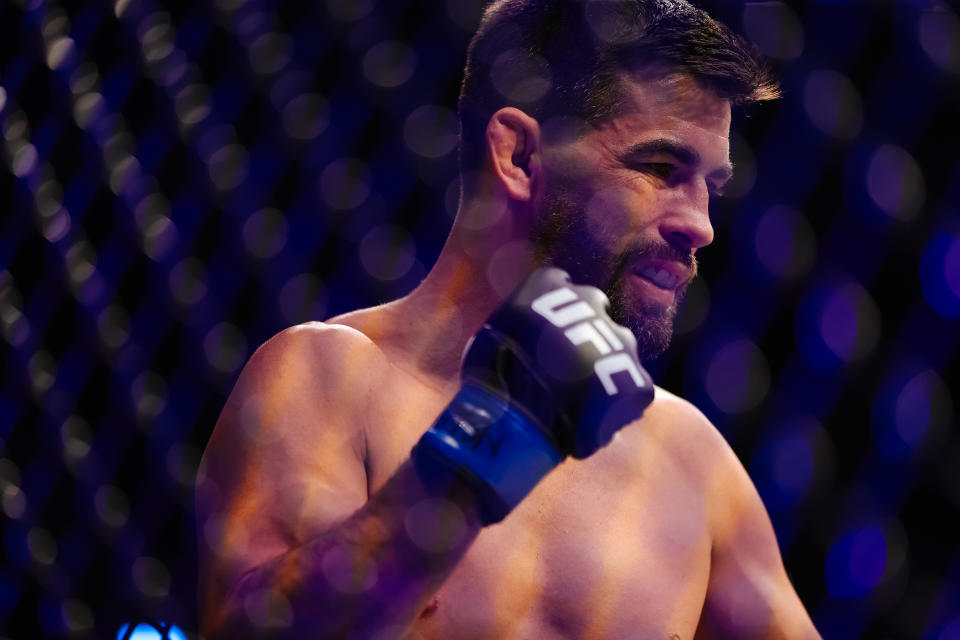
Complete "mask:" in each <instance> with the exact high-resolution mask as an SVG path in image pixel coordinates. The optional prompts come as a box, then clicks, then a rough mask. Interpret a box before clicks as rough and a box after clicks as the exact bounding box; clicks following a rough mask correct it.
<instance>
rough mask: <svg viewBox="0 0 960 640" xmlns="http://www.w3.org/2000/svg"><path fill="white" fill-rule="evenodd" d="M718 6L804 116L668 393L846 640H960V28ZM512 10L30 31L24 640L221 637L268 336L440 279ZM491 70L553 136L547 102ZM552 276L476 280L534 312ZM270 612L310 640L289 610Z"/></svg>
mask: <svg viewBox="0 0 960 640" xmlns="http://www.w3.org/2000/svg"><path fill="white" fill-rule="evenodd" d="M700 4H701V5H702V6H703V7H704V8H707V9H708V10H710V11H711V12H713V13H714V14H715V15H717V16H718V17H720V18H721V19H723V20H724V21H726V22H728V23H729V24H731V25H733V26H734V27H735V28H736V29H738V30H740V31H741V32H743V33H744V34H745V35H747V36H748V37H749V38H751V39H752V40H753V41H754V42H755V43H756V45H757V46H758V47H759V48H760V49H761V50H762V51H763V52H764V53H765V54H766V55H768V56H769V57H770V59H771V63H772V65H773V66H774V68H775V70H776V72H777V73H778V75H779V76H780V77H781V78H782V81H783V89H784V97H783V99H781V100H780V101H778V102H776V103H772V104H766V105H762V106H756V107H748V108H746V109H743V110H738V111H737V112H736V115H735V117H734V127H733V128H734V133H733V135H732V140H731V159H732V161H733V163H734V164H735V166H736V173H735V177H734V179H733V181H732V182H731V183H730V184H729V185H728V188H727V192H726V195H725V196H723V197H720V198H716V199H714V201H713V202H712V208H713V212H712V221H713V225H714V227H715V229H716V241H715V242H714V244H713V245H712V246H710V247H707V248H705V249H703V250H702V251H701V252H700V255H699V259H700V274H701V276H700V278H699V279H698V280H697V281H695V282H694V283H693V284H691V286H690V288H689V290H688V292H687V296H686V300H685V301H684V303H683V306H682V308H681V311H680V315H679V317H678V330H677V335H676V338H675V342H674V346H673V347H672V348H671V349H670V350H669V351H668V352H667V353H666V354H665V355H664V356H662V357H661V358H659V359H657V360H655V361H653V362H650V363H647V365H648V367H649V369H650V370H651V372H652V373H653V374H654V375H655V378H656V380H657V382H658V383H659V384H661V385H662V386H664V387H665V388H667V389H668V390H671V391H673V392H675V393H678V394H680V395H682V396H684V397H686V398H689V399H691V400H692V401H694V402H695V403H696V405H697V406H698V407H699V408H700V409H701V410H702V411H703V412H704V413H705V414H706V415H707V417H708V418H710V419H711V420H712V421H713V422H714V423H715V424H716V425H717V427H718V428H719V429H720V431H721V432H722V433H723V434H724V435H725V436H726V437H727V439H728V440H729V442H730V444H731V446H732V447H733V449H734V451H735V452H736V453H737V455H738V456H739V457H740V459H741V460H743V461H744V463H745V466H746V467H747V469H748V470H749V472H750V474H751V476H752V478H753V479H754V481H755V483H756V485H757V489H758V491H759V492H760V495H761V497H762V498H763V500H764V501H765V503H766V505H767V508H768V510H769V512H770V515H771V519H772V521H773V525H774V528H775V530H776V532H777V535H778V540H779V542H780V546H781V550H782V552H783V555H784V560H785V564H786V567H787V569H788V572H789V573H790V576H791V578H792V580H793V581H794V583H795V584H796V587H797V590H798V593H799V595H800V597H801V599H802V600H803V602H804V603H805V604H806V605H807V607H808V609H809V610H810V611H811V614H812V615H813V617H814V620H815V622H816V623H817V625H818V628H819V629H820V631H821V632H822V634H823V636H824V638H826V639H827V640H833V639H841V638H843V639H848V638H857V637H863V638H884V639H886V638H924V639H930V640H952V639H960V618H958V617H957V612H958V611H960V552H958V549H957V544H956V541H957V540H958V539H960V525H958V524H957V522H960V518H957V517H956V515H957V511H958V509H960V474H958V472H957V470H958V469H960V433H958V429H957V402H958V395H957V390H958V389H960V366H958V358H957V352H958V348H960V323H958V319H960V188H958V185H960V156H958V154H957V152H956V151H955V149H954V148H953V147H954V146H955V141H956V140H957V139H960V138H958V136H957V124H956V120H957V118H956V114H957V113H960V17H958V13H957V9H956V7H955V6H952V5H951V3H947V2H942V1H939V0H883V1H882V2H875V3H873V2H871V3H869V4H868V3H862V2H839V1H835V0H810V1H804V2H800V1H797V2H794V1H783V2H743V1H741V0H737V1H734V2H728V1H721V0H704V2H702V3H700ZM483 5H484V2H483V1H482V0H429V1H428V0H396V1H393V2H386V1H382V0H381V1H377V0H324V1H323V2H317V3H301V4H295V3H279V4H278V3H263V2H259V1H257V0H246V1H243V0H215V1H214V2H212V3H186V2H165V3H162V4H159V3H156V2H151V1H146V0H116V1H115V2H112V3H86V4H76V3H74V4H70V3H61V2H54V1H51V0H36V1H33V0H10V1H8V2H4V3H2V4H0V30H2V37H0V133H2V136H3V140H2V141H0V193H2V194H3V209H2V211H3V213H2V215H0V363H2V372H3V382H2V385H0V510H2V513H3V518H2V521H0V529H2V541H0V542H2V553H3V556H4V558H5V562H4V563H3V565H2V567H0V635H3V636H4V637H11V638H33V637H71V638H110V637H117V638H138V639H140V640H145V639H147V638H162V637H164V636H163V634H164V633H166V637H168V638H171V639H173V640H180V639H181V638H186V637H195V633H196V630H197V621H196V608H195V604H194V603H195V601H196V584H195V581H196V545H197V544H203V545H211V546H213V547H216V545H218V544H219V540H220V539H221V538H222V536H223V535H225V532H226V531H227V529H228V523H225V522H223V521H222V518H216V517H215V518H212V519H211V520H210V521H209V522H208V523H207V525H206V526H205V528H204V530H203V531H201V532H200V536H199V540H198V539H197V535H196V531H195V523H194V520H193V508H194V500H195V498H194V495H193V485H194V482H195V480H196V477H197V474H198V465H199V461H200V454H201V452H202V451H203V447H204V446H205V443H206V441H207V439H208V437H209V435H210V432H211V430H212V428H213V425H214V423H215V421H216V418H217V415H218V413H219V411H220V408H221V407H222V405H223V402H224V400H225V399H226V396H227V394H228V393H229V391H230V389H231V388H232V385H233V383H234V382H235V380H236V377H237V375H238V374H239V371H240V369H241V368H242V366H243V363H244V362H245V361H246V359H247V358H248V357H249V356H250V355H251V353H252V352H253V351H254V350H255V349H256V348H257V347H258V346H259V345H260V344H262V343H263V342H264V341H265V340H266V339H267V338H269V337H270V336H271V335H273V334H275V333H276V332H278V331H280V330H282V329H283V328H285V327H287V326H289V325H291V324H295V323H300V322H308V321H315V320H323V319H324V318H328V317H330V316H332V315H335V314H339V313H342V312H345V311H348V310H352V309H355V308H358V307H362V306H369V305H373V304H379V303H382V302H385V301H388V300H391V299H393V298H396V297H397V296H400V295H403V294H405V293H407V292H408V291H410V290H411V289H412V288H413V287H414V286H416V284H417V283H418V282H419V281H420V280H421V279H422V278H423V276H424V274H425V273H426V271H427V270H428V269H429V267H430V265H431V264H432V263H433V261H434V260H435V259H436V256H437V255H438V253H439V251H440V248H441V246H442V243H443V241H444V238H445V236H446V233H447V231H448V230H449V228H450V224H451V222H452V220H453V217H454V215H455V213H456V208H457V204H458V201H459V197H460V181H459V179H458V177H457V158H456V141H457V130H458V126H457V120H456V98H457V93H458V89H459V82H460V79H461V73H462V67H463V62H464V59H465V52H466V44H467V42H468V39H469V37H470V35H471V34H472V33H473V31H474V29H475V27H476V24H477V21H478V19H479V16H480V11H481V9H482V6H483ZM608 18H609V16H608V15H606V14H604V13H603V12H593V13H591V18H590V20H591V21H590V24H591V26H592V27H593V28H594V31H595V32H596V33H597V34H598V36H599V37H612V34H615V31H613V30H611V28H610V27H611V24H610V23H609V21H608ZM493 74H494V75H493V81H494V85H495V87H496V89H497V90H498V91H499V92H500V93H501V94H503V95H504V96H508V97H510V98H511V99H513V100H516V101H517V102H518V103H519V104H521V105H523V104H528V103H530V102H532V101H535V100H537V99H539V98H540V97H542V96H543V95H544V92H545V91H546V88H547V87H548V86H549V83H550V81H551V77H552V74H553V70H551V69H550V67H549V65H548V64H546V62H545V61H539V62H537V63H535V64H532V65H525V64H517V63H516V55H515V52H510V51H507V52H505V53H503V54H502V55H501V56H500V57H499V58H498V59H496V60H495V61H493ZM542 124H543V130H544V132H545V135H549V136H555V139H563V138H564V136H569V132H570V131H572V130H575V129H576V126H577V125H579V124H580V123H577V122H569V121H561V120H557V121H555V122H547V123H542ZM552 139H553V138H552ZM594 204H595V205H597V204H602V203H600V202H599V201H598V203H594ZM591 211H592V213H593V214H602V207H600V206H594V207H593V208H592V209H591ZM489 213H490V216H489V219H488V220H487V221H486V222H489V221H490V220H494V219H496V217H497V216H499V215H502V212H499V211H491V212H489ZM483 222H484V221H480V222H479V223H481V224H482V223H483ZM523 250H524V249H523V248H522V247H521V246H518V245H506V246H504V247H502V248H501V249H500V250H499V252H498V253H497V254H496V255H495V256H494V259H493V261H492V262H491V264H490V265H489V268H488V269H487V272H486V273H484V274H480V275H482V276H483V277H485V278H487V280H488V281H489V282H490V284H491V286H493V287H494V289H495V290H502V289H504V288H505V285H504V284H503V283H504V282H506V281H507V280H508V278H507V277H505V276H507V275H509V274H507V273H506V268H507V267H505V265H509V264H511V260H512V259H513V258H516V257H518V256H517V253H518V252H519V251H523ZM501 293H504V294H506V293H508V292H507V291H501ZM459 321H460V320H459V319H458V318H456V317H455V316H454V317H452V319H451V322H459ZM261 437H262V434H261ZM201 478H202V476H201ZM215 494H216V491H215V488H212V487H210V486H206V485H204V487H203V489H202V490H201V492H200V495H199V497H197V498H196V499H198V500H200V499H206V500H211V501H214V502H215V501H216V500H219V499H220V498H219V497H218V496H217V495H215ZM442 507H443V505H435V504H430V505H423V509H424V510H433V511H437V512H439V511H442V510H443V509H442ZM230 534H231V535H243V530H242V527H235V526H234V527H232V528H231V529H230ZM411 535H414V536H415V537H418V539H420V540H421V542H423V544H425V545H429V544H433V543H434V542H435V541H434V540H432V539H430V537H429V536H427V535H425V534H424V532H423V531H422V530H421V529H420V528H417V527H413V528H412V531H411ZM324 570H326V571H328V572H329V573H330V574H331V575H339V573H338V572H339V568H338V559H337V558H336V557H330V558H325V559H324ZM245 607H246V610H247V613H248V615H249V616H250V617H251V620H252V621H255V622H256V624H258V625H260V626H263V627H265V628H269V627H278V626H279V627H282V626H283V625H285V624H289V620H290V614H291V611H290V606H289V603H288V602H286V601H285V600H283V599H282V597H279V595H278V594H275V593H272V592H262V593H257V594H253V595H252V596H251V598H250V599H249V601H248V602H245ZM157 621H164V622H157ZM173 624H176V625H177V626H176V627H174V626H171V625H173ZM385 633H387V632H385ZM178 634H179V635H178Z"/></svg>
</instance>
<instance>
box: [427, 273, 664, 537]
mask: <svg viewBox="0 0 960 640" xmlns="http://www.w3.org/2000/svg"><path fill="white" fill-rule="evenodd" d="M608 306H609V302H608V300H607V298H606V296H605V295H604V294H603V293H602V292H601V291H600V290H599V289H596V288H594V287H589V286H577V285H573V284H572V283H571V282H570V277H569V276H568V275H567V274H566V273H565V272H564V271H561V270H560V269H556V268H544V269H540V270H538V271H536V272H535V273H534V274H533V275H531V276H530V278H528V279H527V281H526V282H524V283H523V284H522V285H521V286H520V287H519V288H518V289H517V291H516V292H514V294H513V295H512V296H511V297H510V298H509V299H508V300H507V301H506V302H504V304H503V305H502V306H501V307H500V308H499V309H498V310H497V311H496V312H495V313H494V314H493V315H492V316H491V317H490V319H489V320H488V321H487V323H486V324H485V325H484V327H483V328H482V329H481V330H480V332H479V333H478V334H477V335H476V336H475V338H474V339H473V341H472V342H471V344H470V345H469V346H468V347H467V350H466V354H465V357H464V362H463V375H462V383H463V386H462V387H461V390H460V392H459V393H458V394H457V396H456V397H455V398H454V400H453V401H452V402H451V403H450V405H449V406H448V407H447V409H446V411H444V412H443V413H442V414H441V416H440V418H439V419H438V420H437V422H436V423H435V424H434V426H433V427H432V428H431V429H430V430H429V431H427V433H426V434H424V436H423V438H421V440H420V441H419V442H418V443H417V445H416V447H414V450H413V454H412V455H413V459H414V462H415V464H416V465H417V468H418V470H420V471H421V473H423V474H424V476H425V477H427V478H430V479H431V480H430V482H436V483H437V484H438V486H444V485H446V484H448V483H449V482H452V481H453V479H454V478H457V479H459V480H462V481H465V482H466V483H467V484H468V485H469V486H470V487H472V489H473V490H474V492H475V493H476V494H477V497H478V500H479V504H480V508H481V514H482V517H483V519H484V521H485V522H487V523H493V522H499V521H500V520H502V519H503V518H504V517H505V516H506V515H507V514H508V513H509V512H510V511H511V510H512V509H513V508H514V507H515V506H516V505H517V504H518V503H519V502H520V501H521V500H522V499H523V498H524V497H525V496H526V495H527V494H528V493H529V492H530V491H531V490H532V489H533V487H534V486H535V485H536V484H537V482H539V481H540V479H541V478H542V477H543V476H544V475H546V474H547V473H548V472H549V471H550V470H551V469H553V468H554V467H555V466H556V465H557V464H559V463H560V461H561V460H563V458H564V457H566V456H568V455H572V456H575V457H577V458H585V457H587V456H589V455H590V454H592V453H593V452H595V451H596V450H597V449H598V448H600V447H602V446H604V445H605V444H607V443H608V442H609V441H610V439H611V438H612V437H613V435H614V434H615V433H616V432H617V431H618V430H619V429H621V428H622V427H623V426H625V425H626V424H628V423H629V422H631V421H632V420H635V419H637V418H639V417H640V416H641V414H642V413H643V411H644V409H645V408H646V407H647V406H648V405H649V404H650V403H651V402H652V401H653V396H654V387H653V381H652V380H651V379H650V376H649V374H647V372H646V371H645V370H644V369H643V367H642V366H641V365H640V362H639V359H638V357H637V348H636V341H635V339H634V337H633V335H632V334H631V333H630V332H629V330H627V329H626V328H624V327H622V326H620V325H618V324H616V323H614V322H613V321H612V320H611V319H610V317H609V316H608V315H607V308H608Z"/></svg>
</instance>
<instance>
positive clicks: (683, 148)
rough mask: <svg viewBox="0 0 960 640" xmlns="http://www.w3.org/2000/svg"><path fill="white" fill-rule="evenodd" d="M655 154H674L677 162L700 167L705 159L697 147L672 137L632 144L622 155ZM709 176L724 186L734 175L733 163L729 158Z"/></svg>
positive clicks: (626, 157)
mask: <svg viewBox="0 0 960 640" xmlns="http://www.w3.org/2000/svg"><path fill="white" fill-rule="evenodd" d="M655 155H669V156H673V157H674V158H675V159H676V160H677V162H679V163H681V164H685V165H688V166H691V167H699V166H700V164H701V163H702V161H703V159H702V158H701V157H700V154H699V153H698V152H697V150H696V149H694V148H693V147H690V146H689V145H685V144H683V143H680V142H677V141H676V140H671V139H670V138H654V139H653V140H645V141H643V142H638V143H636V144H634V145H631V146H630V147H629V148H628V149H627V150H626V151H625V152H624V153H623V156H622V157H623V158H624V159H629V158H634V157H646V156H655ZM709 177H711V178H713V179H714V180H717V181H718V182H717V184H718V187H722V186H723V185H725V184H726V183H727V182H729V181H730V179H731V178H732V177H733V163H731V162H730V161H729V160H727V161H726V163H725V164H724V165H723V166H722V167H720V168H718V169H716V170H715V171H711V172H710V174H709Z"/></svg>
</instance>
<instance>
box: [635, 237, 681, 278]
mask: <svg viewBox="0 0 960 640" xmlns="http://www.w3.org/2000/svg"><path fill="white" fill-rule="evenodd" d="M649 259H654V260H667V261H671V262H678V263H680V264H682V265H683V266H684V267H686V268H687V270H689V271H690V279H691V280H692V279H693V278H695V277H696V275H697V269H698V265H697V258H696V256H694V255H693V252H692V251H690V250H687V249H681V248H680V247H677V246H674V245H672V244H669V243H666V242H657V241H655V240H649V241H646V242H635V243H633V244H632V245H630V246H628V247H627V248H626V249H625V250H624V251H623V253H622V254H621V257H620V264H618V265H617V269H616V274H617V276H618V277H619V276H620V275H622V274H623V273H624V272H625V271H626V270H627V269H629V268H630V267H631V266H632V265H634V264H636V263H638V262H640V261H641V260H649Z"/></svg>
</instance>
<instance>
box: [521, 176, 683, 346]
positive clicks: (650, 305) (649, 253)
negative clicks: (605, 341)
mask: <svg viewBox="0 0 960 640" xmlns="http://www.w3.org/2000/svg"><path fill="white" fill-rule="evenodd" d="M575 202H576V201H575V200H574V199H573V198H570V197H565V196H564V195H562V194H558V193H548V194H546V196H545V199H544V212H545V216H544V219H543V220H542V221H541V222H540V224H538V225H536V226H535V227H534V228H533V230H532V232H531V238H530V239H531V242H532V244H533V246H534V247H535V251H536V257H537V261H538V263H539V264H543V265H552V266H555V267H559V268H561V269H563V270H564V271H566V272H567V273H569V274H570V278H571V279H572V280H573V283H574V284H586V285H592V286H595V287H597V288H599V289H601V290H602V291H603V292H604V293H605V294H606V296H607V298H608V299H609V300H610V308H609V315H610V318H611V319H612V320H613V321H614V322H616V323H618V324H621V325H623V326H625V327H627V328H628V329H629V330H630V331H631V333H633V335H634V337H635V338H636V339H637V354H638V356H639V357H640V360H641V361H648V360H652V359H654V358H656V357H658V356H659V355H661V354H662V353H663V352H664V351H666V349H667V347H668V346H670V339H671V338H672V337H673V326H674V321H675V319H676V316H677V309H678V308H679V306H680V304H681V303H682V302H683V297H684V295H685V294H686V290H687V285H686V284H685V285H683V286H681V287H679V288H678V289H677V290H676V292H675V296H674V300H673V302H672V303H671V304H670V306H668V307H664V306H662V305H660V304H657V303H655V302H652V301H650V300H645V299H643V298H642V297H639V296H636V295H630V294H629V293H628V291H627V289H626V288H625V286H624V284H625V283H626V282H627V279H629V278H633V277H635V276H634V275H633V273H632V269H633V267H634V265H636V264H637V263H638V262H639V261H640V260H643V259H647V258H657V259H663V260H671V261H675V262H679V263H681V264H683V265H684V266H685V267H687V268H688V269H691V270H692V272H693V273H696V268H697V263H696V258H694V256H693V254H692V252H690V251H689V250H685V249H682V248H680V247H677V246H674V245H671V244H668V243H667V242H658V241H655V240H637V241H634V242H632V243H628V244H627V245H626V246H617V245H618V243H619V244H622V242H623V240H622V239H621V238H619V237H617V236H616V235H615V233H611V234H610V237H604V233H603V231H602V230H600V229H598V228H597V227H599V226H600V225H591V224H590V221H589V213H588V212H587V211H586V210H585V208H584V207H582V206H580V205H578V204H575Z"/></svg>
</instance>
